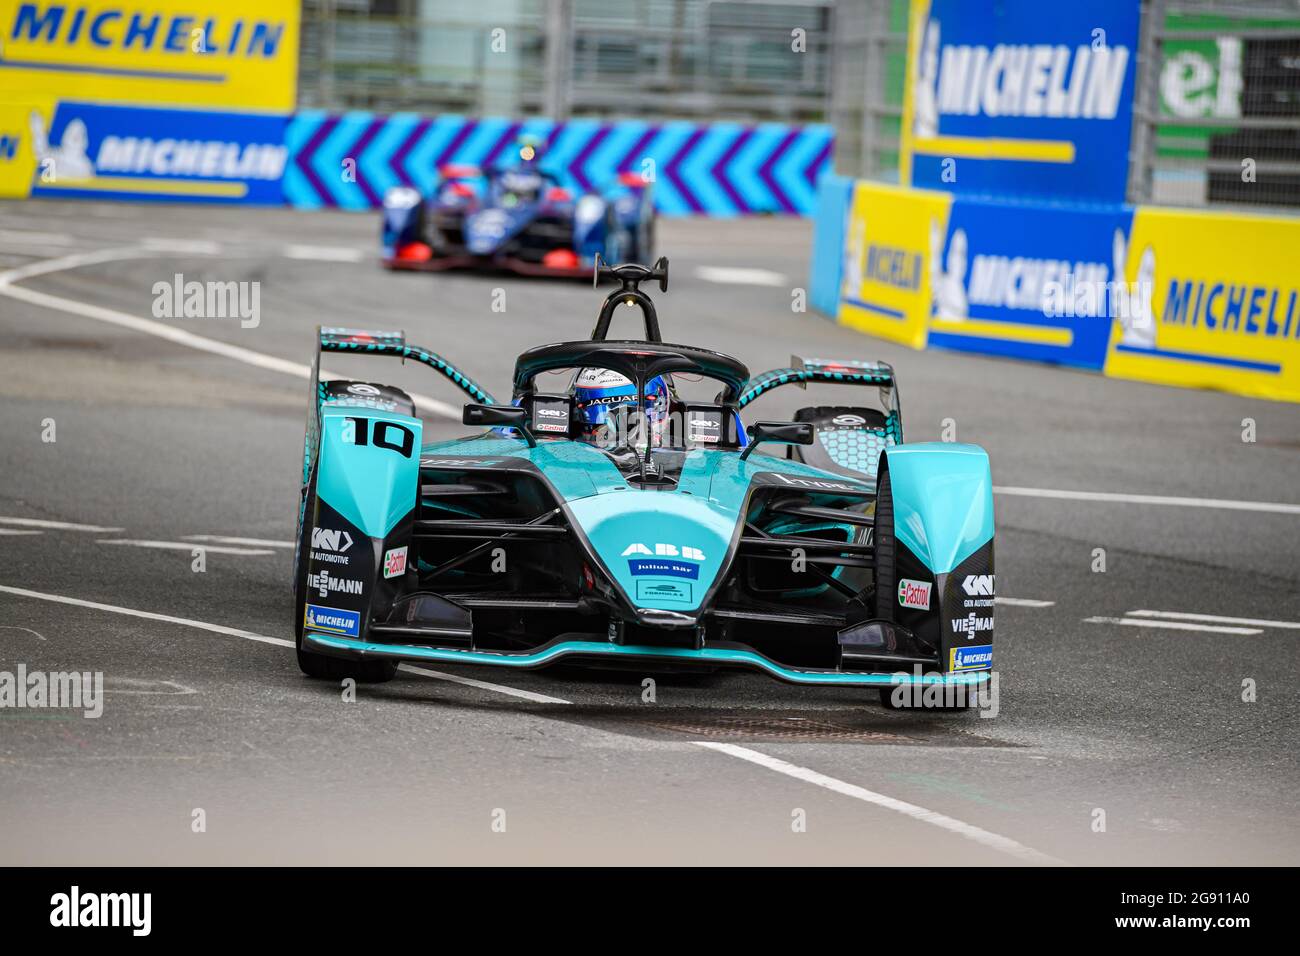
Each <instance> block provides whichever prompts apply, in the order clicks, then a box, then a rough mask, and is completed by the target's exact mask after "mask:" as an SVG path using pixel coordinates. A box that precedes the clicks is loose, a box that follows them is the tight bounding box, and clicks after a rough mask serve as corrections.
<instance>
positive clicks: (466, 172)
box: [382, 143, 655, 278]
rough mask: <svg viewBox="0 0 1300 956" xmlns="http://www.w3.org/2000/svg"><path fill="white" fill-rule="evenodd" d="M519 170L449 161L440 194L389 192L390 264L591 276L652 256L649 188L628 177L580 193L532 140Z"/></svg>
mask: <svg viewBox="0 0 1300 956" xmlns="http://www.w3.org/2000/svg"><path fill="white" fill-rule="evenodd" d="M518 156H519V161H518V162H517V163H516V164H514V165H512V166H502V167H493V168H488V169H479V168H478V167H475V166H444V167H442V168H441V169H439V170H438V175H439V178H438V180H437V182H436V183H435V184H434V188H433V195H432V196H429V197H427V198H426V197H425V196H422V195H421V194H420V192H419V191H418V190H415V189H412V188H410V187H407V186H399V187H395V188H393V189H390V190H389V191H388V193H387V195H385V197H384V225H383V240H382V241H383V263H384V265H385V267H387V268H389V269H408V270H417V271H437V270H442V269H454V268H483V269H505V270H509V271H511V272H518V273H523V274H526V275H555V276H570V277H575V278H590V277H591V274H592V269H593V264H594V262H595V258H596V256H597V255H599V256H600V257H601V258H602V259H604V260H605V261H607V262H620V261H624V260H633V261H653V259H654V232H655V212H654V202H653V199H652V196H651V189H650V184H649V183H647V182H646V181H645V180H644V179H643V178H642V177H641V176H640V175H639V174H637V173H623V174H622V175H620V176H619V178H618V181H617V182H616V183H615V184H614V185H613V186H612V187H611V188H609V189H608V190H606V191H604V192H603V193H600V194H597V193H584V194H582V195H578V196H575V195H574V194H573V192H572V191H571V190H569V189H567V188H566V187H564V186H563V185H562V184H561V183H560V181H559V179H558V178H557V177H556V176H555V175H554V174H553V173H551V172H548V171H546V170H544V169H542V168H541V165H540V164H541V155H540V149H539V147H537V146H535V145H533V144H531V143H525V144H524V145H523V146H522V147H521V149H520V150H519V154H518Z"/></svg>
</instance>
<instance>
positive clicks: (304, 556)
mask: <svg viewBox="0 0 1300 956" xmlns="http://www.w3.org/2000/svg"><path fill="white" fill-rule="evenodd" d="M315 503H316V466H315V465H313V466H312V470H311V480H310V481H309V482H308V483H307V492H306V495H305V497H304V499H303V504H302V508H301V510H300V512H299V515H298V551H297V560H295V561H294V567H293V577H294V580H293V607H294V624H293V628H294V648H295V650H296V651H297V654H298V667H299V668H300V669H301V670H302V672H303V673H304V674H306V675H307V676H308V677H314V678H317V679H319V680H329V681H341V680H344V679H346V678H348V677H351V678H352V679H353V680H355V681H357V683H359V684H382V683H384V682H385V681H390V680H392V679H393V677H394V676H396V674H397V662H396V661H385V660H377V661H376V660H369V661H359V660H348V659H346V658H342V657H330V656H329V655H328V654H316V653H314V652H312V651H307V650H303V646H302V636H303V618H304V615H305V613H306V609H307V574H306V565H305V562H306V561H308V560H310V555H311V529H312V524H313V522H312V520H311V518H312V515H313V513H314V511H315Z"/></svg>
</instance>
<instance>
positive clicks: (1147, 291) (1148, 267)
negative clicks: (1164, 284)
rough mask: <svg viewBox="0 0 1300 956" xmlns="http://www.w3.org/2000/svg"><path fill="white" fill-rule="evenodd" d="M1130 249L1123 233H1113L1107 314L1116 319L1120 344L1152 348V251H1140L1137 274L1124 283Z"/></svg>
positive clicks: (1153, 280)
mask: <svg viewBox="0 0 1300 956" xmlns="http://www.w3.org/2000/svg"><path fill="white" fill-rule="evenodd" d="M1130 251H1131V250H1130V249H1129V247H1128V243H1127V241H1126V240H1125V239H1124V233H1123V232H1122V231H1120V230H1119V229H1116V230H1115V236H1114V240H1113V243H1112V250H1111V256H1112V264H1113V266H1114V273H1113V277H1114V281H1113V282H1112V283H1111V296H1110V314H1111V315H1112V316H1113V317H1114V318H1117V319H1119V324H1120V344H1122V345H1132V346H1136V347H1138V348H1147V349H1153V348H1155V347H1156V323H1155V319H1154V317H1153V315H1152V312H1151V292H1152V290H1153V289H1154V288H1155V281H1156V251H1155V249H1153V248H1152V247H1151V246H1147V247H1146V248H1145V249H1143V250H1142V257H1141V258H1140V259H1138V265H1137V275H1136V276H1134V279H1133V281H1132V282H1125V281H1124V277H1125V276H1127V275H1128V253H1129V252H1130Z"/></svg>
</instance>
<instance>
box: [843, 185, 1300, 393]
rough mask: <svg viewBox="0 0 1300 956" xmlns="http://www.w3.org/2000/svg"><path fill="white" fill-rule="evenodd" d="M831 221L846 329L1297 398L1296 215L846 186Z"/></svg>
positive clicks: (1299, 290)
mask: <svg viewBox="0 0 1300 956" xmlns="http://www.w3.org/2000/svg"><path fill="white" fill-rule="evenodd" d="M825 214H826V215H834V212H833V211H830V212H827V213H825ZM843 216H844V226H843V237H844V238H843V247H842V250H841V257H842V258H841V263H840V267H839V269H838V270H837V271H838V289H837V292H838V301H837V304H836V308H835V316H836V318H837V319H838V320H839V321H840V322H841V323H843V324H845V325H848V326H851V327H853V328H856V329H858V330H860V331H862V332H866V333H868V334H870V335H874V336H878V337H880V338H883V339H887V340H889V341H892V342H898V343H900V344H903V345H908V346H911V347H912V348H918V349H919V348H926V347H943V348H955V349H960V350H964V351H971V352H979V353H982V354H991V355H1002V356H1007V357H1014V358H1021V359H1034V360H1040V361H1047V362H1054V363H1059V364H1063V365H1069V366H1072V367H1077V368H1085V369H1091V370H1093V371H1100V372H1103V373H1104V374H1106V375H1109V376H1111V377H1114V378H1124V379H1132V380H1136V381H1145V382H1155V383H1160V384H1164V385H1177V386H1185V387H1195V388H1211V389H1219V390H1223V391H1230V392H1235V393H1237V394H1241V395H1249V396H1254V397H1259V398H1269V399H1277V400H1283V401H1300V218H1288V217H1283V216H1268V215H1251V214H1243V213H1237V212H1232V213H1228V212H1212V211H1204V210H1178V209H1164V208H1158V207H1149V206H1142V207H1137V208H1134V207H1131V206H1096V205H1094V206H1090V207H1082V206H1071V205H1066V204H1053V203H1046V202H1018V203H1000V202H997V201H994V200H987V199H985V200H976V199H968V198H964V197H960V196H958V197H954V196H952V195H951V194H949V193H942V192H932V191H927V190H919V189H909V188H906V187H899V186H888V185H883V184H879V183H868V182H861V181H860V182H857V183H855V184H854V187H853V190H852V194H851V198H850V201H849V207H848V209H847V210H846V211H845V212H844V213H843ZM835 272H836V270H819V274H826V275H828V277H829V276H832V275H834V274H835ZM827 287H828V288H830V285H829V279H828V282H827ZM1049 293H1053V294H1055V299H1052V298H1051V296H1050V295H1049ZM1053 301H1054V302H1055V303H1056V304H1057V305H1058V306H1059V305H1061V304H1062V303H1063V304H1064V309H1063V310H1057V311H1053V310H1052V305H1051V303H1052V302H1053Z"/></svg>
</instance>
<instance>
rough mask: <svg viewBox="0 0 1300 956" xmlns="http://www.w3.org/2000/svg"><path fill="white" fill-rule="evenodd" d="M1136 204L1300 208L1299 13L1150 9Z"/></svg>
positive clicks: (1137, 131)
mask: <svg viewBox="0 0 1300 956" xmlns="http://www.w3.org/2000/svg"><path fill="white" fill-rule="evenodd" d="M1134 114H1135V115H1134V124H1133V153H1132V161H1131V164H1130V175H1129V199H1130V200H1131V201H1132V202H1154V203H1160V204H1166V205H1190V206H1204V205H1234V206H1272V207H1293V208H1294V207H1300V4H1297V3H1296V2H1295V0H1290V2H1287V0H1264V2H1235V3H1223V2H1219V3H1210V2H1196V0H1147V3H1146V5H1145V8H1144V10H1143V38H1142V49H1141V51H1140V54H1139V57H1138V85H1137V91H1136V100H1135V106H1134Z"/></svg>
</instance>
